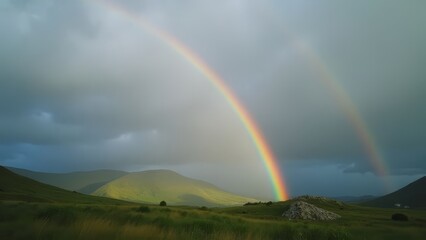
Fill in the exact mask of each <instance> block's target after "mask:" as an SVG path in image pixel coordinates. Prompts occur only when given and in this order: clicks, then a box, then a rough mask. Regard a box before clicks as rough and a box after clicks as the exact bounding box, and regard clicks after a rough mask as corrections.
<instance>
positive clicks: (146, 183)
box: [93, 170, 256, 206]
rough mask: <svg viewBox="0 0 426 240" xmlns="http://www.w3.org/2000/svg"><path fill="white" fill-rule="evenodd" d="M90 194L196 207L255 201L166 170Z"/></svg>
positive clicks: (114, 183) (131, 177)
mask: <svg viewBox="0 0 426 240" xmlns="http://www.w3.org/2000/svg"><path fill="white" fill-rule="evenodd" d="M93 195H96V196H104V197H110V198H116V199H122V200H128V201H134V202H144V203H154V204H157V203H159V202H160V201H162V200H164V201H166V202H167V203H168V204H172V205H198V206H202V205H205V206H221V205H222V206H224V205H239V204H243V203H246V202H253V201H256V200H255V199H252V198H246V197H241V196H238V195H234V194H232V193H228V192H225V191H222V190H221V189H219V188H217V187H216V186H214V185H212V184H209V183H207V182H204V181H200V180H195V179H191V178H187V177H184V176H182V175H179V174H177V173H175V172H173V171H169V170H151V171H144V172H137V173H130V174H128V175H126V176H123V177H121V178H118V179H116V180H113V181H111V182H109V183H107V184H105V185H103V186H102V187H100V188H99V189H98V190H96V191H95V192H94V193H93Z"/></svg>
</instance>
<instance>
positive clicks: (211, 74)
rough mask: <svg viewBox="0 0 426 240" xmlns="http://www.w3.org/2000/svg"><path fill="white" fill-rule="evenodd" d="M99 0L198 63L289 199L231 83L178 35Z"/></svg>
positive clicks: (277, 191)
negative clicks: (227, 104)
mask: <svg viewBox="0 0 426 240" xmlns="http://www.w3.org/2000/svg"><path fill="white" fill-rule="evenodd" d="M96 2H99V3H101V5H102V6H105V7H107V8H108V9H109V10H111V11H113V12H115V13H117V14H120V15H121V16H123V17H125V18H127V19H129V20H131V21H132V22H134V23H135V24H137V25H139V26H141V27H142V28H143V29H144V30H145V31H147V32H149V33H151V34H152V35H154V36H156V37H157V38H159V39H161V40H162V41H163V42H164V43H166V44H167V45H169V46H170V47H171V48H173V49H174V50H175V51H176V52H177V53H178V54H179V55H181V56H182V57H184V58H185V59H186V60H187V61H188V62H190V63H191V64H192V65H193V66H194V67H196V68H197V69H198V70H199V71H200V72H201V73H202V74H203V75H204V76H205V77H206V78H207V79H208V80H209V81H210V82H211V83H212V84H213V85H214V86H215V87H216V89H218V91H219V92H220V93H221V94H222V95H223V96H224V97H225V99H226V100H227V102H228V103H229V105H230V106H231V108H232V109H233V110H234V112H235V113H236V114H237V115H238V117H239V119H240V120H241V122H242V124H243V125H244V127H245V128H246V130H247V132H248V134H249V135H250V137H251V139H252V141H253V143H254V145H255V146H256V149H257V151H258V154H259V156H260V158H261V159H262V161H263V163H264V165H265V167H266V170H267V171H268V173H269V177H270V181H271V183H272V185H273V188H274V193H275V198H276V200H287V199H288V198H289V195H288V191H287V187H286V184H285V181H284V178H283V174H282V173H281V170H280V167H279V165H278V162H277V160H276V158H275V156H274V154H273V152H272V150H271V149H270V147H269V144H268V142H267V141H266V139H265V137H264V136H263V134H262V132H261V131H260V129H259V127H257V124H256V122H255V121H254V119H253V118H252V117H251V116H250V114H249V113H248V111H247V110H246V109H245V107H244V106H243V104H242V103H241V102H240V101H239V100H238V98H237V97H236V95H235V94H234V93H233V91H232V90H231V89H230V87H228V85H226V83H225V81H224V80H223V79H222V77H220V75H219V74H217V73H216V72H215V71H214V70H213V69H212V68H211V67H209V66H208V65H207V64H206V63H205V62H204V61H203V60H202V59H201V58H200V57H199V56H198V55H197V54H196V53H195V52H194V51H192V50H191V49H190V48H188V47H187V46H186V45H185V44H183V43H182V42H181V41H179V40H178V39H177V38H176V37H174V36H173V35H171V34H169V33H168V32H166V31H163V30H162V29H160V28H158V27H155V26H154V25H152V24H150V23H149V22H148V21H146V20H145V19H144V18H143V17H142V16H139V15H136V14H134V13H132V12H130V11H128V10H127V9H125V8H123V7H121V6H119V5H117V4H114V3H113V2H111V1H105V0H96Z"/></svg>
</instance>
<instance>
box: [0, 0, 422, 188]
mask: <svg viewBox="0 0 426 240" xmlns="http://www.w3.org/2000/svg"><path fill="white" fill-rule="evenodd" d="M10 4H13V5H10ZM116 4H119V5H123V6H124V7H125V8H127V9H129V11H130V12H132V14H135V15H137V14H143V16H144V17H145V18H146V19H148V20H149V21H151V22H152V23H153V24H154V25H156V26H159V27H160V28H163V29H165V30H166V31H168V32H169V33H170V34H172V35H175V36H176V37H177V38H179V39H181V40H182V42H184V43H185V44H187V45H188V46H189V47H191V49H193V50H194V52H196V53H197V54H199V55H200V57H201V58H203V59H204V60H205V61H206V62H207V63H208V64H209V65H210V66H211V67H212V68H213V69H215V70H216V71H217V72H218V73H219V74H220V75H221V76H223V78H224V80H225V81H226V82H227V84H229V85H230V86H231V88H232V89H233V90H234V91H235V93H236V95H237V96H238V97H239V98H240V99H241V101H242V102H243V103H244V105H245V106H246V107H247V109H248V110H249V112H250V113H251V115H252V116H253V117H254V119H255V120H256V121H257V122H258V123H259V126H260V128H261V129H262V130H263V132H264V134H265V136H266V138H267V140H268V142H269V143H270V145H271V146H272V149H273V151H274V152H275V153H276V155H277V157H278V159H279V161H280V164H281V165H282V166H283V168H285V166H287V165H288V164H290V165H289V166H290V168H291V169H296V170H295V171H299V172H303V171H302V170H300V169H299V167H293V165H292V164H296V165H297V166H300V167H306V169H308V170H309V169H310V168H314V166H317V165H315V164H314V165H312V161H316V162H317V163H318V166H322V167H324V168H327V171H329V170H330V169H331V168H333V169H334V170H333V171H340V173H346V174H348V176H349V175H350V174H355V173H360V172H361V173H364V172H365V173H367V172H373V171H374V169H373V168H372V166H371V164H370V163H369V160H368V156H367V154H366V153H365V150H364V149H363V146H362V143H361V142H360V139H359V138H358V136H357V133H356V130H355V129H354V127H353V126H352V125H351V123H350V121H349V120H348V118H347V116H346V115H345V111H344V110H343V109H341V107H340V105H339V102H338V101H339V99H335V98H333V93H332V92H331V91H332V90H330V89H329V88H328V87H327V86H326V85H324V83H323V82H322V80H320V79H319V73H318V69H315V68H314V67H313V66H312V65H311V64H310V63H309V61H310V59H309V58H310V56H309V55H306V54H303V53H302V52H301V51H300V50H298V49H297V44H299V43H300V42H302V41H303V42H306V43H307V45H309V46H310V47H311V48H312V49H313V50H314V52H313V53H311V54H315V55H317V56H318V57H319V58H320V59H321V60H322V62H323V63H324V64H325V65H326V67H327V68H328V70H329V71H330V72H331V73H332V74H333V75H334V76H335V78H336V80H337V81H338V82H339V83H340V84H341V85H342V86H343V87H344V88H345V89H346V91H347V94H348V97H350V98H351V99H352V101H353V103H354V104H355V105H356V106H357V107H358V110H359V112H360V114H361V116H362V118H363V119H364V120H365V122H366V124H367V125H368V127H369V130H370V132H371V134H372V135H373V136H374V137H375V139H376V142H377V147H378V150H379V151H380V152H381V153H382V154H383V156H384V158H385V161H386V162H387V164H388V165H389V167H390V173H391V174H392V175H411V176H414V175H416V174H419V173H424V172H426V163H425V161H424V158H425V154H424V145H425V143H426V134H425V133H424V131H422V129H423V123H424V122H425V121H426V110H425V108H424V106H423V105H424V101H425V96H424V94H423V89H426V81H424V78H425V76H426V70H425V68H424V67H423V66H422V64H423V63H424V62H425V61H426V59H425V57H426V47H425V44H424V42H426V31H425V29H424V27H423V23H424V21H425V19H424V14H423V12H424V11H423V9H425V5H424V3H422V2H416V4H404V3H401V2H399V1H376V2H374V3H367V2H360V1H358V2H341V1H319V2H310V1H297V2H296V1H262V2H247V1H213V2H212V1H179V2H170V1H143V2H141V1H117V2H116ZM0 11H1V14H0V31H1V32H2V39H1V40H0V53H1V54H0V109H1V111H0V162H1V163H2V164H9V165H15V166H24V167H29V168H33V169H39V170H42V169H50V170H60V171H65V170H66V169H72V170H82V169H86V168H89V169H95V168H119V169H129V168H137V169H141V168H144V167H146V166H174V167H175V168H176V169H179V168H182V169H184V171H186V172H189V173H190V172H191V171H190V169H191V168H190V167H182V166H188V164H189V165H190V164H194V163H200V162H201V163H203V164H206V165H209V164H211V165H215V164H216V165H217V166H221V164H225V163H227V162H233V163H234V162H235V163H236V165H239V164H241V165H240V166H242V168H243V169H244V168H246V169H247V172H250V173H252V172H256V170H257V169H259V166H258V165H256V164H253V163H254V162H256V163H259V162H260V160H259V157H258V156H257V153H256V150H255V149H254V146H253V143H252V142H251V140H250V139H249V136H248V134H247V132H246V130H245V129H244V127H243V126H242V124H241V122H240V121H239V120H238V119H237V116H236V115H235V113H234V112H233V111H232V109H230V106H229V105H228V103H227V102H226V100H225V99H224V98H223V96H221V95H220V93H219V92H218V91H217V90H216V89H214V87H212V85H211V83H209V81H208V80H207V79H206V77H205V76H203V74H201V73H200V72H199V71H198V70H197V69H196V68H194V67H193V66H191V64H190V63H188V62H187V61H186V60H185V59H184V58H183V57H182V56H179V55H178V54H177V53H176V52H175V51H174V50H173V49H171V48H170V47H168V46H167V44H165V43H164V42H163V41H161V39H158V38H157V37H156V36H154V35H152V34H150V33H149V31H145V30H144V29H141V28H140V27H139V26H138V25H137V24H135V23H133V22H132V21H129V20H128V19H126V18H125V17H124V18H123V17H122V16H120V15H117V14H115V13H113V12H111V11H108V9H107V8H104V7H102V5H100V4H99V3H96V2H90V1H87V2H86V1H40V2H33V1H19V2H15V1H9V2H7V3H3V4H2V5H0ZM3 36H4V37H3ZM123 143H125V144H123ZM203 164H201V165H202V166H204V165H203ZM201 165H199V166H198V167H195V166H194V167H193V168H192V169H197V170H194V171H195V172H197V173H198V174H201V175H202V174H203V171H202V170H200V169H202V167H200V166H201ZM336 166H338V168H337V170H336V169H335V168H336ZM213 168H215V167H212V169H213ZM216 168H217V169H218V168H220V167H216ZM216 168H215V169H216ZM328 168H330V169H328ZM232 169H238V167H236V166H233V168H232ZM308 170H306V171H307V172H309V171H310V170H309V171H308ZM262 171H264V169H263V170H262ZM330 171H331V170H330ZM287 174H288V175H289V176H290V177H291V176H293V175H292V174H291V173H290V174H289V173H287ZM336 174H337V173H336ZM205 175H206V176H208V177H209V179H211V180H212V181H215V180H214V176H212V174H210V175H209V174H207V173H206V174H205ZM261 175H262V174H259V178H262V177H264V176H263V175H262V176H261ZM339 176H340V177H343V175H339ZM351 176H353V175H351ZM238 178H240V179H246V176H244V171H243V170H241V171H240V173H239V174H238ZM293 178H295V177H294V176H293ZM349 178H350V179H352V177H349ZM262 179H263V178H262ZM216 181H217V182H218V183H219V182H220V184H222V185H226V184H224V183H223V181H220V180H216ZM241 181H242V180H241ZM268 184H269V183H268V182H267V181H263V180H259V184H258V186H257V187H259V188H264V186H265V185H268ZM236 186H237V184H235V186H234V187H233V188H237V187H236ZM265 189H268V188H265ZM244 191H245V192H250V190H248V189H246V190H244ZM253 191H254V190H253ZM262 194H263V193H262Z"/></svg>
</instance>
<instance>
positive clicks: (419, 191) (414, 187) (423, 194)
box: [363, 176, 426, 208]
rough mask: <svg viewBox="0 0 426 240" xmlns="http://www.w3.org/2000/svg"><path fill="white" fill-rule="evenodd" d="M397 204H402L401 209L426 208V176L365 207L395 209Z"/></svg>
mask: <svg viewBox="0 0 426 240" xmlns="http://www.w3.org/2000/svg"><path fill="white" fill-rule="evenodd" d="M397 203H398V204H401V207H404V206H409V207H410V208H426V176H425V177H422V178H420V179H418V180H416V181H414V182H412V183H410V184H408V185H407V186H405V187H403V188H401V189H399V190H397V191H395V192H393V193H390V194H387V195H385V196H383V197H379V198H377V199H374V200H372V201H368V202H365V203H363V205H365V206H371V207H386V208H389V207H395V204H397Z"/></svg>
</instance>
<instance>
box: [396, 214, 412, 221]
mask: <svg viewBox="0 0 426 240" xmlns="http://www.w3.org/2000/svg"><path fill="white" fill-rule="evenodd" d="M392 220H394V221H408V217H407V215H405V214H402V213H394V214H392Z"/></svg>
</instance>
